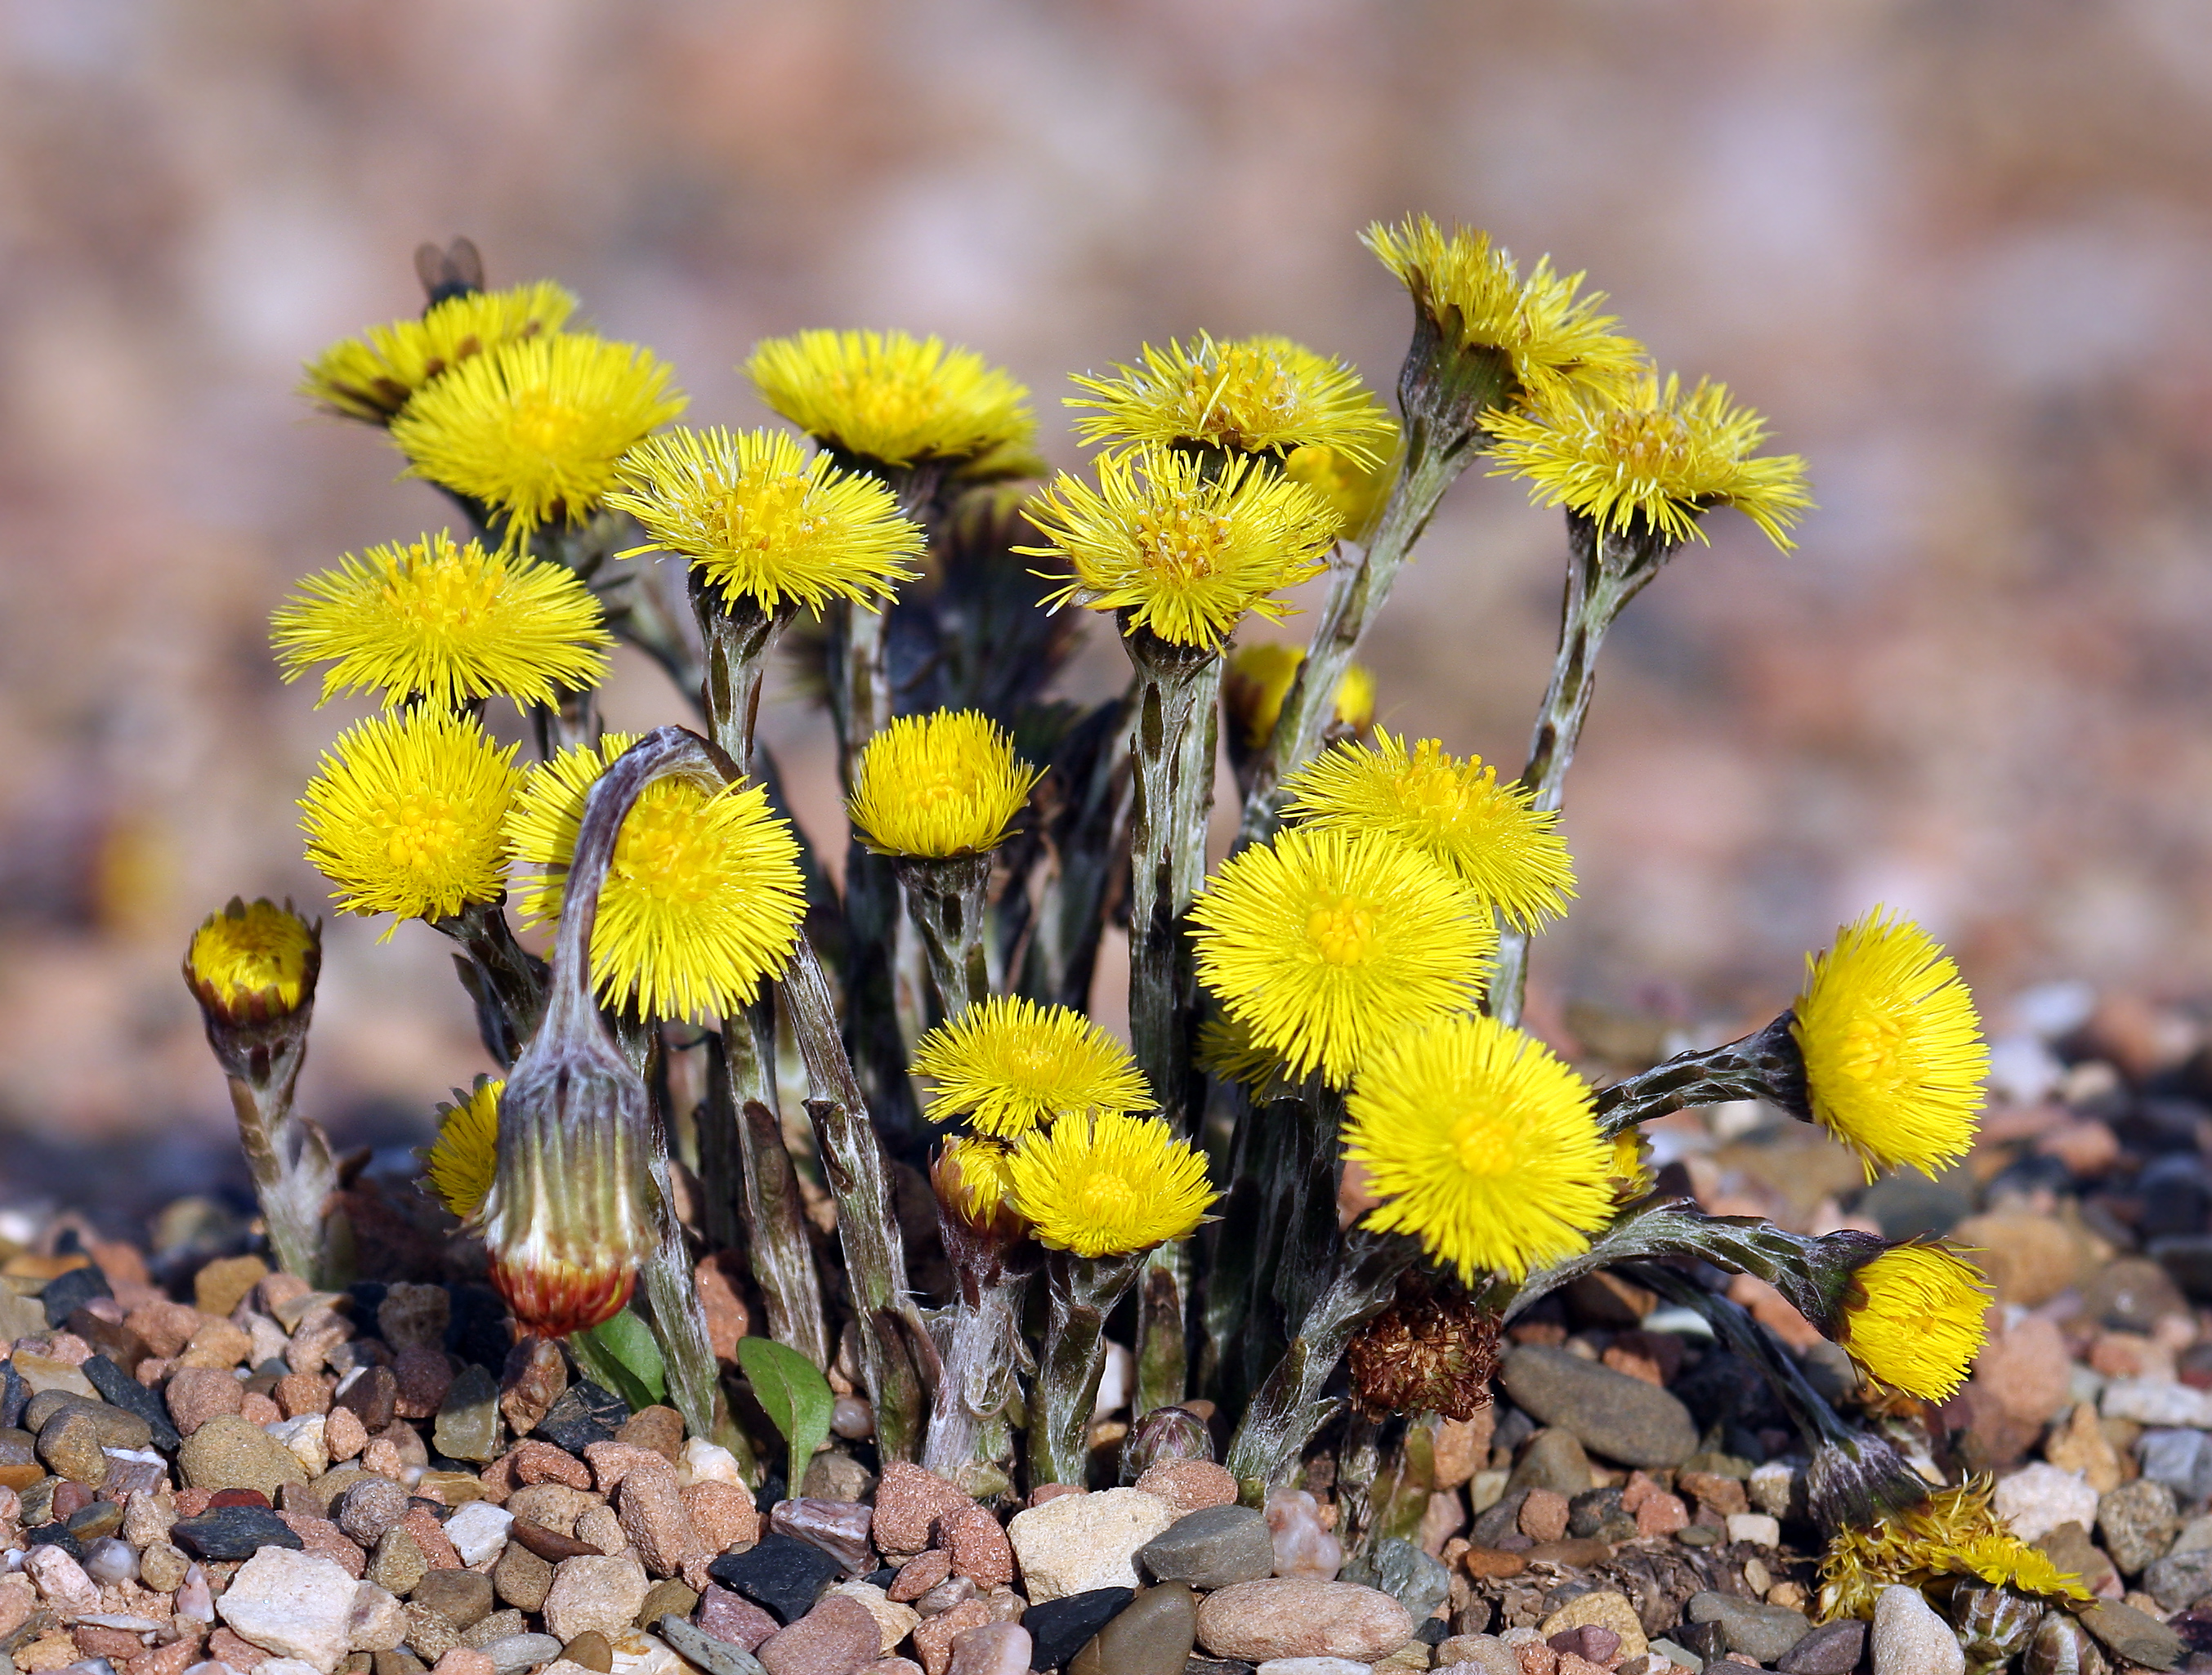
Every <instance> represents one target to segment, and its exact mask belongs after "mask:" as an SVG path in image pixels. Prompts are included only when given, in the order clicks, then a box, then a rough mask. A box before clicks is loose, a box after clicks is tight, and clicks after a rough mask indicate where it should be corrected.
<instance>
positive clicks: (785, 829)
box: [508, 733, 806, 1019]
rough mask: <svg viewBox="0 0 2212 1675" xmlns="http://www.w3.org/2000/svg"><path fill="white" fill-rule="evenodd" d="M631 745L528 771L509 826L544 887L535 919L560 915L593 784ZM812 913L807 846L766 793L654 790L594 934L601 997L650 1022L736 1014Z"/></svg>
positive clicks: (635, 810) (632, 826) (570, 756)
mask: <svg viewBox="0 0 2212 1675" xmlns="http://www.w3.org/2000/svg"><path fill="white" fill-rule="evenodd" d="M635 742H636V740H635V737H634V736H632V735H629V734H623V733H610V734H609V735H608V736H607V737H605V738H604V739H602V740H601V741H600V742H599V746H598V748H596V749H594V748H592V746H589V745H578V746H575V747H574V748H572V749H570V750H563V751H562V752H561V753H560V754H559V755H558V756H555V757H554V758H553V759H552V760H551V761H550V762H546V763H544V765H542V766H540V767H538V768H532V770H531V773H530V777H529V779H528V780H526V782H525V784H524V786H523V788H522V792H521V795H520V797H518V798H516V799H515V807H514V816H513V819H512V821H510V822H509V823H508V841H509V846H510V848H511V851H512V853H513V858H514V859H515V860H516V861H517V862H518V863H519V864H520V865H522V866H523V867H526V868H529V869H532V870H533V871H534V872H535V875H536V876H535V877H533V878H532V879H531V880H530V881H529V882H528V883H526V885H525V886H524V888H523V891H522V907H523V913H524V915H525V917H526V919H528V920H529V921H531V922H533V923H543V922H545V921H548V920H550V919H557V918H558V917H559V916H560V913H561V908H562V899H563V890H564V886H565V883H566V880H567V874H568V862H569V859H570V857H571V856H572V855H574V853H575V848H576V834H577V831H578V829H579V828H580V826H581V824H582V822H583V817H584V805H585V803H586V799H587V798H589V797H590V795H591V790H592V785H593V784H594V783H596V782H597V780H598V779H599V775H600V774H602V773H604V772H605V770H606V768H608V767H609V766H610V765H611V764H612V762H614V760H615V758H616V757H617V756H620V755H622V753H623V751H624V750H628V749H629V747H630V745H631V744H633V743H635ZM805 907H806V901H805V887H804V883H803V881H802V880H801V878H800V877H799V845H798V842H797V841H796V840H795V839H794V838H793V836H792V833H791V828H790V827H789V826H788V825H787V824H786V823H785V822H784V821H783V820H782V819H781V818H780V817H779V816H777V815H775V813H774V812H773V811H772V810H770V809H769V804H768V793H767V792H765V791H764V790H763V789H762V788H761V787H760V786H757V785H745V786H729V787H727V788H726V789H725V790H722V791H719V792H708V791H707V790H705V789H703V788H702V787H701V786H696V785H694V784H692V783H690V781H688V780H659V781H656V782H655V783H654V784H653V785H651V786H647V788H646V790H645V792H643V794H641V796H640V797H639V798H638V799H637V801H636V803H635V804H634V805H633V806H632V807H631V809H630V811H629V815H628V816H627V817H626V818H625V819H624V820H623V826H622V833H621V835H620V836H618V837H617V839H616V841H615V853H614V861H613V864H612V865H611V866H609V868H608V869H607V878H606V883H605V887H604V888H603V889H601V890H600V892H599V916H598V918H597V919H596V920H595V921H594V922H593V924H592V984H593V986H594V987H595V989H596V990H597V992H598V993H599V998H601V999H602V1000H604V1001H605V1002H606V1003H607V1004H610V1005H617V1006H623V1007H625V1008H627V1009H629V1010H630V1011H632V1012H635V1013H638V1014H641V1015H642V1016H644V1017H659V1018H694V1019H698V1018H713V1017H725V1016H727V1015H728V1014H730V1013H732V1012H735V1011H736V1010H738V1008H739V1007H741V1006H743V1005H744V1004H747V1003H749V1002H750V1000H751V999H752V998H753V997H754V995H755V994H757V992H759V989H760V983H761V980H762V979H763V977H767V976H772V975H773V974H775V973H776V972H778V971H781V969H782V968H783V967H784V965H785V964H786V963H787V962H788V961H789V959H790V957H791V953H792V950H793V949H794V948H795V947H797V946H798V941H799V919H800V918H801V917H802V916H803V914H804V913H805Z"/></svg>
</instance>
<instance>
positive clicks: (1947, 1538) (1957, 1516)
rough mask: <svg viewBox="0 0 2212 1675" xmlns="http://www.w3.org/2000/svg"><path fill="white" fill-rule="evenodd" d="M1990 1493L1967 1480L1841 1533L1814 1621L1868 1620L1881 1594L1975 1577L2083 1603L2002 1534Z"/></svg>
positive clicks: (1823, 1575)
mask: <svg viewBox="0 0 2212 1675" xmlns="http://www.w3.org/2000/svg"><path fill="white" fill-rule="evenodd" d="M1995 1490H1996V1485H1995V1484H1993V1483H1992V1482H1991V1481H1990V1479H1989V1478H1968V1479H1967V1480H1966V1482H1965V1483H1963V1484H1959V1485H1958V1486H1957V1487H1956V1488H1953V1489H1939V1490H1936V1491H1935V1492H1934V1493H1933V1494H1931V1495H1929V1496H1928V1498H1927V1499H1926V1500H1924V1501H1923V1502H1920V1503H1919V1504H1918V1505H1917V1506H1910V1507H1905V1508H1902V1509H1899V1510H1894V1511H1892V1512H1891V1513H1890V1514H1889V1515H1887V1516H1886V1517H1883V1518H1881V1519H1880V1520H1869V1521H1868V1522H1866V1523H1863V1524H1853V1525H1846V1526H1844V1527H1843V1528H1842V1529H1839V1530H1838V1531H1837V1532H1836V1533H1835V1535H1834V1537H1833V1538H1832V1539H1831V1540H1830V1541H1829V1543H1828V1551H1827V1555H1826V1557H1825V1558H1823V1559H1822V1560H1821V1562H1820V1616H1821V1617H1822V1618H1823V1619H1824V1620H1826V1621H1830V1622H1832V1621H1834V1620H1835V1619H1836V1618H1838V1617H1868V1618H1870V1617H1873V1616H1874V1608H1875V1601H1876V1600H1877V1599H1880V1598H1881V1591H1882V1589H1884V1588H1885V1587H1927V1586H1928V1585H1929V1583H1931V1582H1935V1581H1940V1580H1941V1579H1942V1578H1945V1577H1954V1576H1974V1577H1978V1578H1979V1579H1980V1580H1981V1581H1984V1582H1990V1583H1994V1584H1996V1585H1998V1586H2001V1587H2011V1588H2016V1589H2018V1590H2019V1591H2020V1592H2021V1593H2035V1594H2040V1595H2042V1596H2043V1597H2044V1598H2045V1599H2088V1598H2089V1590H2088V1589H2087V1588H2086V1587H2083V1586H2082V1585H2081V1578H2080V1577H2078V1576H2076V1575H2071V1574H2070V1573H2069V1572H2066V1571H2063V1570H2061V1569H2059V1568H2058V1567H2057V1565H2056V1564H2054V1563H2051V1559H2050V1557H2049V1556H2048V1555H2046V1554H2045V1553H2044V1552H2043V1551H2041V1550H2040V1549H2039V1548H2035V1547H2031V1546H2029V1545H2027V1543H2026V1542H2024V1541H2022V1540H2021V1538H2019V1537H2018V1536H2016V1535H2015V1534H2014V1533H2013V1532H2012V1531H2011V1530H2010V1529H2009V1528H2008V1526H2006V1524H2005V1521H2004V1520H2003V1519H2002V1517H2000V1516H1999V1515H1998V1514H1997V1512H1996V1508H1995V1507H1994V1506H1993V1505H1992V1504H1991V1501H1992V1496H1993V1495H1994V1492H1995Z"/></svg>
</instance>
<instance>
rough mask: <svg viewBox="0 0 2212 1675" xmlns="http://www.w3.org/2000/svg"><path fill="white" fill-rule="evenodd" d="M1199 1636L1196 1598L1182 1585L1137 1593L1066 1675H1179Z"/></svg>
mask: <svg viewBox="0 0 2212 1675" xmlns="http://www.w3.org/2000/svg"><path fill="white" fill-rule="evenodd" d="M1197 1637H1198V1600H1197V1597H1196V1596H1195V1595H1194V1594H1193V1593H1192V1592H1191V1590H1190V1588H1189V1587H1188V1585H1187V1584H1185V1583H1182V1582H1165V1583H1163V1584H1162V1585H1160V1586H1159V1587H1148V1588H1146V1589H1144V1590H1142V1591H1141V1592H1140V1593H1138V1595H1137V1596H1136V1598H1135V1599H1133V1600H1131V1601H1130V1602H1129V1604H1128V1605H1127V1606H1125V1607H1124V1608H1123V1609H1122V1610H1121V1611H1119V1612H1117V1613H1115V1616H1114V1617H1113V1619H1112V1620H1111V1621H1110V1622H1109V1623H1107V1624H1106V1626H1105V1627H1104V1628H1103V1629H1100V1630H1099V1631H1098V1635H1097V1638H1096V1639H1094V1640H1092V1641H1091V1643H1090V1644H1089V1645H1087V1646H1085V1648H1083V1649H1082V1650H1081V1651H1079V1652H1078V1653H1077V1654H1076V1655H1075V1657H1074V1659H1073V1660H1072V1661H1071V1662H1070V1663H1069V1664H1068V1666H1067V1667H1068V1675H1181V1672H1182V1668H1183V1666H1184V1662H1185V1660H1187V1659H1188V1657H1189V1656H1190V1651H1191V1648H1192V1646H1193V1645H1194V1643H1195V1642H1196V1640H1197Z"/></svg>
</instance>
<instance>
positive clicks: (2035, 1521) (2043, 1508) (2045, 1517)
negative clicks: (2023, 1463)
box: [1996, 1462, 2097, 1541]
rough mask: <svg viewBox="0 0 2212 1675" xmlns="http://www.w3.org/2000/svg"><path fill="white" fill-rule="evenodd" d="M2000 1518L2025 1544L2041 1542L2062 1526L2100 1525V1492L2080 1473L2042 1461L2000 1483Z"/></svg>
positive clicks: (1998, 1491)
mask: <svg viewBox="0 0 2212 1675" xmlns="http://www.w3.org/2000/svg"><path fill="white" fill-rule="evenodd" d="M1996 1511H1997V1516H1998V1517H2000V1518H2002V1519H2003V1520H2005V1522H2006V1523H2007V1524H2008V1525H2010V1526H2012V1532H2013V1533H2014V1534H2015V1535H2016V1536H2018V1537H2019V1538H2021V1540H2022V1541H2040V1540H2042V1539H2043V1538H2044V1537H2045V1536H2046V1535H2049V1534H2050V1533H2051V1531H2053V1530H2055V1529H2057V1527H2058V1526H2060V1525H2061V1524H2079V1525H2080V1526H2081V1527H2082V1528H2083V1529H2085V1530H2090V1529H2094V1528H2095V1527H2096V1526H2097V1491H2096V1490H2094V1489H2092V1488H2091V1487H2090V1486H2089V1484H2088V1481H2087V1478H2084V1477H2083V1476H2082V1475H2081V1473H2080V1472H2062V1471H2061V1470H2059V1469H2058V1467H2057V1466H2046V1465H2044V1464H2041V1463H2040V1462H2039V1463H2038V1464H2036V1465H2033V1466H2027V1467H2026V1468H2025V1469H2024V1470H2021V1471H2018V1472H2014V1473H2013V1474H2012V1475H2011V1476H2010V1477H2008V1478H2005V1479H2004V1481H2003V1482H2002V1483H2000V1484H1997V1492H1996Z"/></svg>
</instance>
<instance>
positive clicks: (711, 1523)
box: [684, 1478, 761, 1553]
mask: <svg viewBox="0 0 2212 1675" xmlns="http://www.w3.org/2000/svg"><path fill="white" fill-rule="evenodd" d="M684 1511H685V1512H686V1513H688V1514H690V1519H691V1525H692V1527H693V1528H694V1529H696V1530H697V1531H698V1532H699V1539H700V1540H701V1541H702V1542H703V1543H704V1544H705V1545H706V1549H707V1551H708V1552H710V1553H726V1552H728V1551H730V1549H731V1548H732V1547H736V1546H740V1545H743V1546H750V1545H752V1544H753V1543H754V1542H756V1541H758V1540H759V1539H760V1533H761V1521H760V1514H759V1513H758V1512H757V1511H756V1510H755V1509H754V1507H753V1497H752V1496H750V1495H748V1494H747V1493H746V1492H745V1491H744V1489H742V1488H740V1487H738V1486H737V1485H735V1484H726V1483H724V1482H722V1481H721V1480H720V1479H719V1478H703V1479H702V1480H700V1481H699V1482H696V1483H691V1484H685V1485H684Z"/></svg>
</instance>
